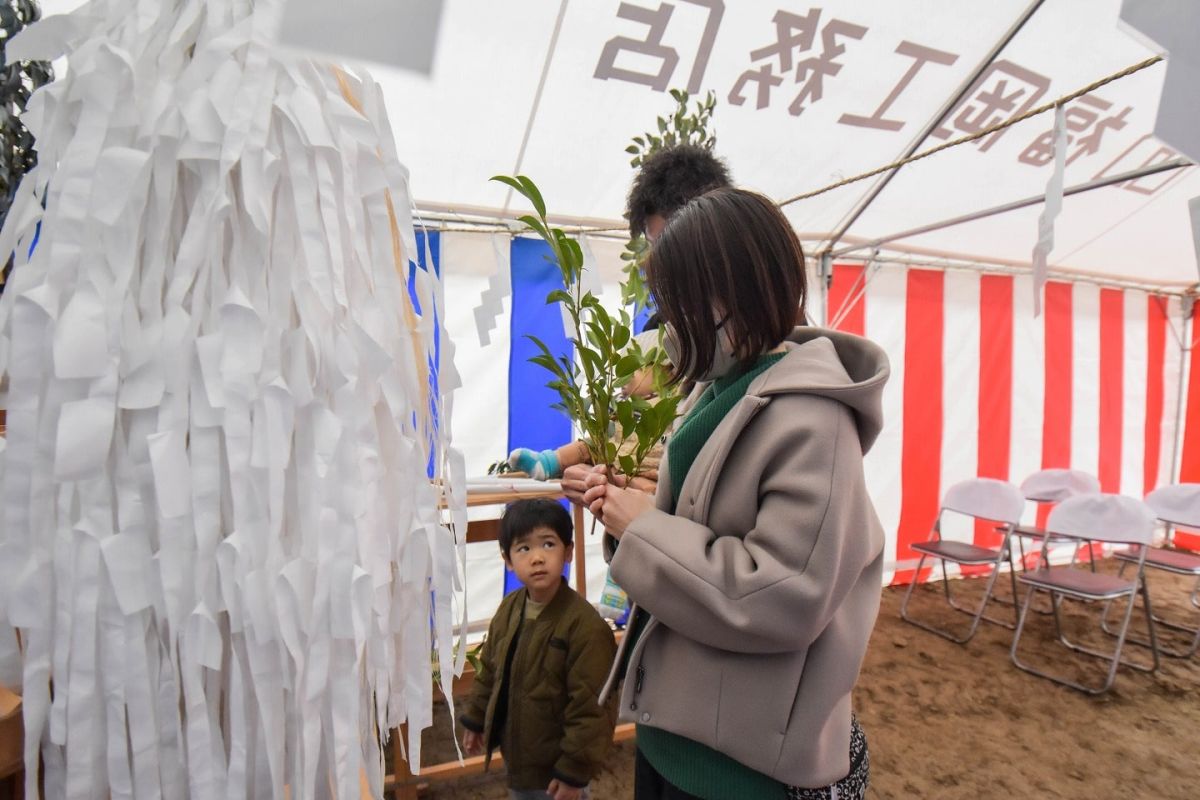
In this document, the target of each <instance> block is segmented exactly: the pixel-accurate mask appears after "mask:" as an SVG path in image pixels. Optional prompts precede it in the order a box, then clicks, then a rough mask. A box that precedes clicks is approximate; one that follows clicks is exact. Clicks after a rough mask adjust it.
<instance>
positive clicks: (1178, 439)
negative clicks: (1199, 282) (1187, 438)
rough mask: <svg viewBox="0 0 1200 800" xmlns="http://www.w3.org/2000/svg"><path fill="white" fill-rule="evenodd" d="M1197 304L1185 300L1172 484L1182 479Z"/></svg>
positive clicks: (1172, 460) (1176, 396) (1176, 401)
mask: <svg viewBox="0 0 1200 800" xmlns="http://www.w3.org/2000/svg"><path fill="white" fill-rule="evenodd" d="M1195 304H1196V298H1194V297H1191V296H1190V295H1189V296H1185V297H1184V298H1183V303H1182V309H1183V325H1181V326H1180V327H1182V328H1183V338H1182V339H1181V340H1180V342H1179V386H1178V387H1177V388H1176V393H1175V435H1174V436H1172V437H1171V438H1172V439H1174V442H1173V443H1172V444H1173V447H1172V448H1171V475H1170V478H1169V480H1170V482H1171V483H1176V482H1177V481H1178V480H1179V477H1180V476H1179V470H1180V464H1179V458H1180V455H1181V454H1180V450H1182V446H1183V434H1184V430H1183V427H1184V422H1185V420H1186V418H1187V417H1186V415H1185V414H1184V413H1183V398H1184V384H1186V383H1189V382H1191V380H1192V378H1193V376H1192V374H1191V364H1190V363H1189V361H1190V360H1191V353H1192V347H1194V346H1195V345H1194V343H1193V342H1192V311H1193V309H1194V308H1195ZM1185 376H1186V380H1185Z"/></svg>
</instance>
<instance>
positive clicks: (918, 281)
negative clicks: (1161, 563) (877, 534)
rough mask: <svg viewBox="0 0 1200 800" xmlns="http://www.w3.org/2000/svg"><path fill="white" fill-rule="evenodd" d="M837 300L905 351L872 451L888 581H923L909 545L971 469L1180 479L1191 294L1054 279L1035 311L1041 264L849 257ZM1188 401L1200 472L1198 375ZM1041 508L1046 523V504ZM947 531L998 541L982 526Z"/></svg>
mask: <svg viewBox="0 0 1200 800" xmlns="http://www.w3.org/2000/svg"><path fill="white" fill-rule="evenodd" d="M827 308H828V311H827V314H828V320H829V322H830V323H836V327H838V328H840V329H842V330H846V331H850V332H853V333H858V334H862V335H865V336H867V337H869V338H871V339H873V340H874V341H876V342H878V343H879V344H880V345H881V346H882V347H884V349H886V350H887V352H888V355H889V356H890V358H891V362H892V379H891V381H890V383H889V385H888V387H887V389H886V391H885V396H884V410H885V414H886V419H885V426H884V431H883V434H882V436H881V437H880V439H879V441H878V443H877V444H876V445H875V447H874V449H873V450H872V451H871V452H870V453H869V454H868V456H867V461H866V469H867V480H868V486H869V487H870V489H871V493H872V496H873V498H874V501H875V504H876V508H877V510H878V512H879V516H880V519H881V521H882V523H883V527H884V530H885V531H886V532H887V536H888V553H889V555H890V558H889V560H888V561H889V563H888V565H887V568H886V572H887V575H886V577H887V578H888V580H889V581H890V582H892V583H905V582H908V581H910V580H912V578H913V571H914V568H915V566H916V554H914V553H913V551H912V550H911V549H910V545H911V544H912V543H914V542H919V541H923V540H925V539H926V538H927V537H928V536H929V531H930V527H931V525H932V523H933V521H934V519H935V517H936V516H937V513H938V507H939V501H940V499H941V496H942V494H943V492H944V491H945V489H946V488H947V487H949V486H950V485H952V484H954V483H956V482H958V481H961V480H965V479H967V478H973V477H976V476H979V477H989V478H1002V479H1006V480H1010V481H1013V482H1014V483H1020V481H1022V480H1023V479H1024V478H1025V477H1026V476H1027V475H1029V474H1030V473H1032V472H1035V471H1036V470H1039V469H1044V468H1051V467H1070V468H1074V469H1081V470H1085V471H1087V472H1090V473H1092V474H1094V475H1096V476H1097V477H1099V479H1100V483H1101V486H1102V487H1103V489H1104V491H1106V492H1119V493H1122V494H1127V495H1130V496H1133V497H1141V496H1143V495H1144V494H1145V493H1146V492H1149V491H1150V490H1152V489H1154V488H1155V487H1156V486H1159V485H1162V484H1166V483H1170V482H1171V479H1172V475H1171V465H1172V457H1173V452H1174V446H1175V441H1176V430H1175V427H1176V404H1177V392H1178V382H1179V380H1181V367H1182V366H1183V365H1182V364H1181V363H1180V352H1181V351H1180V342H1179V338H1178V337H1179V336H1180V335H1181V334H1182V323H1181V308H1180V301H1179V299H1178V298H1177V297H1167V296H1161V295H1152V294H1148V293H1146V292H1143V291H1137V290H1132V289H1119V288H1107V287H1105V288H1102V287H1099V286H1096V285H1094V284H1089V283H1061V282H1055V281H1051V282H1050V283H1048V284H1047V285H1046V290H1045V298H1044V312H1043V314H1042V316H1041V317H1039V318H1035V317H1034V316H1033V289H1032V283H1031V279H1030V278H1029V277H1027V276H1017V275H1008V274H981V273H978V272H971V271H958V270H950V271H943V270H934V269H915V268H904V267H900V266H894V265H884V266H882V267H874V266H872V267H866V266H864V265H861V264H835V265H834V267H833V276H832V282H831V285H830V288H829V295H828V299H827ZM1189 398H1190V399H1194V400H1195V402H1192V403H1189V405H1190V406H1192V407H1194V408H1195V409H1196V419H1197V422H1196V424H1195V425H1194V426H1193V430H1194V431H1195V434H1194V438H1195V440H1196V441H1195V442H1194V444H1193V451H1194V456H1193V460H1194V461H1195V462H1196V465H1195V466H1196V469H1195V470H1194V471H1195V472H1196V473H1197V474H1196V475H1195V476H1193V478H1192V479H1194V480H1195V479H1200V388H1198V387H1196V386H1193V387H1192V391H1191V392H1190V393H1189ZM1185 479H1186V475H1185ZM1028 513H1029V517H1030V521H1034V520H1035V519H1042V520H1044V517H1045V514H1046V509H1044V508H1043V509H1032V508H1031V509H1029V511H1028ZM943 532H944V533H945V534H946V535H947V536H948V537H949V538H961V539H964V540H967V541H971V540H974V541H977V542H980V543H992V542H993V541H995V539H994V537H995V534H994V532H993V530H992V528H991V526H986V525H983V524H979V525H976V526H974V527H966V526H958V527H955V526H948V527H947V528H946V529H944V531H943ZM920 577H921V579H926V578H927V577H928V575H927V574H926V575H922V576H920Z"/></svg>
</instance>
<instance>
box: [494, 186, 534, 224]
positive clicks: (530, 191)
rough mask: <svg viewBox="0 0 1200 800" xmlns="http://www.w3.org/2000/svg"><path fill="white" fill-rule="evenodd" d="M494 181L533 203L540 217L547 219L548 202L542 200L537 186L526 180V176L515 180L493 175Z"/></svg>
mask: <svg viewBox="0 0 1200 800" xmlns="http://www.w3.org/2000/svg"><path fill="white" fill-rule="evenodd" d="M492 180H494V181H496V182H498V183H503V184H504V185H505V186H508V187H510V188H512V189H513V190H514V191H516V192H517V194H519V195H521V196H522V197H524V198H525V199H526V200H528V201H529V202H531V203H533V207H534V209H535V210H536V211H537V213H538V216H539V217H541V218H542V220H543V221H544V220H545V219H546V201H544V200H542V193H541V192H540V191H538V188H537V186H536V185H535V184H534V182H533V181H531V180H529V178H526V177H525V176H524V175H517V176H516V177H515V178H514V177H510V176H508V175H493V176H492Z"/></svg>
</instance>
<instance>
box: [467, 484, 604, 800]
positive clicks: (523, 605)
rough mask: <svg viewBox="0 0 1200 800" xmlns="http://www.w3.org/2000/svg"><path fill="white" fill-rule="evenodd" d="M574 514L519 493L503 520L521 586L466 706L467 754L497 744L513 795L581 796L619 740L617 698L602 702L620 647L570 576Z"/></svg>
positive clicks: (578, 799) (510, 563)
mask: <svg viewBox="0 0 1200 800" xmlns="http://www.w3.org/2000/svg"><path fill="white" fill-rule="evenodd" d="M573 527H574V526H573V524H572V522H571V515H570V514H568V513H567V511H566V509H564V508H563V507H562V505H560V504H559V503H558V502H556V501H553V500H519V501H517V502H515V503H513V504H512V505H510V506H509V507H508V509H507V510H506V511H505V513H504V518H503V519H502V520H501V522H500V552H501V553H502V554H503V556H504V563H505V565H506V566H507V567H508V568H509V569H511V570H512V571H513V572H514V573H516V575H517V578H518V579H519V580H520V581H521V583H522V584H524V588H523V589H518V590H517V591H515V592H512V593H511V594H509V595H508V597H506V598H504V601H503V602H502V603H501V604H500V608H499V610H497V611H496V615H495V616H494V617H493V618H492V623H491V625H490V626H489V627H488V634H487V639H486V640H485V641H484V644H483V650H482V651H481V653H480V660H481V662H482V664H481V666H480V668H479V672H478V673H477V674H476V675H475V686H474V688H473V689H472V690H471V695H470V697H469V698H468V700H467V702H466V706H465V710H464V711H463V713H462V715H461V716H460V718H459V721H460V722H461V723H462V725H463V727H464V728H466V729H467V732H466V733H465V734H464V736H463V745H464V746H465V748H466V750H467V752H468V753H469V754H472V755H475V754H478V753H481V752H484V751H486V752H487V761H486V763H485V766H484V768H485V769H486V768H487V765H488V764H490V762H491V755H492V750H493V749H494V748H495V747H496V746H497V745H499V746H500V750H501V752H502V753H503V754H504V761H505V765H506V767H507V768H508V785H509V789H510V792H511V797H512V798H513V800H545V798H553V800H582V799H583V798H586V797H587V784H588V782H589V781H591V779H592V777H593V776H594V775H595V774H596V772H597V771H599V769H600V766H601V764H602V763H603V761H604V757H605V756H606V755H607V753H608V749H609V747H610V746H611V744H612V735H613V726H614V724H615V722H616V713H615V706H613V704H611V703H610V704H609V705H608V706H607V707H602V706H600V704H599V703H598V702H597V697H598V696H599V694H600V689H601V688H602V687H603V686H604V682H605V680H606V678H607V677H608V671H609V668H610V667H611V666H612V660H613V656H614V654H615V653H616V643H615V641H614V639H613V634H612V631H611V630H610V629H609V627H608V623H606V622H605V621H604V620H603V619H601V617H600V615H599V614H598V613H597V612H596V610H595V609H594V608H592V606H591V605H590V604H589V603H588V602H587V601H586V600H585V599H584V598H582V597H580V596H579V595H578V594H576V593H575V591H574V590H573V589H572V588H571V587H570V586H568V585H567V583H566V581H565V580H563V577H562V572H563V565H564V564H567V563H569V562H570V560H571V554H572V549H571V542H572V540H573V533H574V530H573Z"/></svg>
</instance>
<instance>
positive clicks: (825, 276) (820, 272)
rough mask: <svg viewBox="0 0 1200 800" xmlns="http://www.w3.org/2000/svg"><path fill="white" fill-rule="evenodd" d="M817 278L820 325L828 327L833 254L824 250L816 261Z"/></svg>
mask: <svg viewBox="0 0 1200 800" xmlns="http://www.w3.org/2000/svg"><path fill="white" fill-rule="evenodd" d="M817 279H818V280H819V281H820V283H821V326H822V327H829V285H830V283H832V282H833V255H832V254H831V253H830V252H829V251H828V250H826V251H825V252H823V253H821V258H820V261H819V262H818V263H817Z"/></svg>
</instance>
